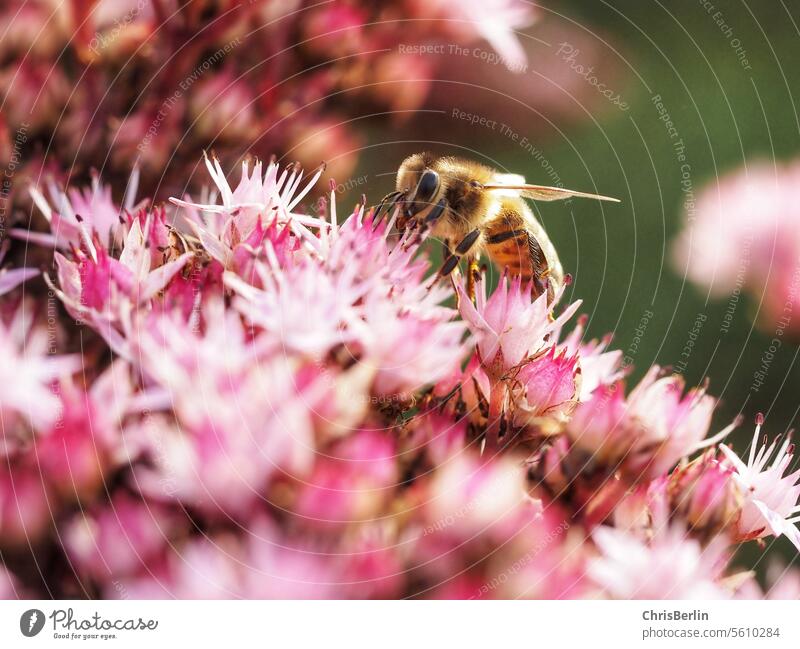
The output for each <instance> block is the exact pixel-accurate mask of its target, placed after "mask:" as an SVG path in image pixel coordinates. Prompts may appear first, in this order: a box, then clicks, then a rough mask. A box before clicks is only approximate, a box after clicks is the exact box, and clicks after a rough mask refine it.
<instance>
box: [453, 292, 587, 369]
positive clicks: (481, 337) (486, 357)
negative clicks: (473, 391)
mask: <svg viewBox="0 0 800 649" xmlns="http://www.w3.org/2000/svg"><path fill="white" fill-rule="evenodd" d="M458 291H459V295H460V298H461V299H460V301H459V309H460V311H461V317H462V318H464V321H465V322H466V323H467V326H468V327H469V328H470V331H472V333H473V335H474V336H475V338H476V339H477V341H478V351H479V352H480V355H481V362H482V363H483V365H484V367H485V368H486V369H487V373H488V374H489V375H490V378H491V377H494V378H495V380H496V379H497V378H499V377H500V376H502V375H503V374H504V373H505V372H506V371H508V370H509V369H511V368H513V367H516V366H518V365H519V364H520V363H521V362H522V360H523V359H525V358H526V357H528V356H532V355H534V354H536V353H537V352H539V351H540V350H542V349H543V348H544V347H545V346H546V345H547V344H548V341H549V339H550V337H551V334H552V333H553V332H555V331H558V330H559V329H560V327H561V326H562V325H563V323H564V322H565V321H567V320H569V318H571V317H572V315H573V314H574V313H575V311H576V310H577V309H578V307H579V306H580V302H574V303H573V304H571V305H570V306H568V307H567V308H566V309H565V310H564V311H563V312H562V314H561V315H560V316H559V317H558V318H556V319H555V320H550V318H549V317H548V315H549V313H550V308H549V306H548V302H547V295H545V294H542V295H540V296H539V297H538V298H536V299H535V300H533V302H531V299H530V290H529V289H527V288H523V286H522V283H521V281H520V279H519V278H514V279H512V280H511V282H510V283H509V281H508V279H506V278H504V279H503V280H502V281H501V282H500V283H499V284H498V286H497V288H496V289H495V290H494V292H493V293H492V295H491V297H490V298H489V299H488V300H487V299H486V286H485V283H484V282H481V283H480V286H479V287H478V291H477V295H476V303H475V305H473V304H472V302H471V301H470V300H469V298H468V297H467V295H466V291H465V289H464V287H463V286H459V287H458Z"/></svg>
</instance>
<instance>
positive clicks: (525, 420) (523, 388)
mask: <svg viewBox="0 0 800 649" xmlns="http://www.w3.org/2000/svg"><path fill="white" fill-rule="evenodd" d="M580 378H581V377H580V369H579V366H578V357H577V356H571V357H568V356H567V354H566V351H561V352H556V347H555V346H554V347H551V348H550V350H549V351H545V352H543V353H541V354H540V355H539V356H538V357H536V358H534V359H532V360H531V361H529V362H527V363H525V364H523V365H522V367H521V368H520V370H519V372H518V373H517V375H516V376H515V377H514V382H515V383H516V384H517V385H519V386H520V389H519V395H518V396H515V406H516V408H515V411H514V423H515V424H516V425H530V424H534V423H536V422H537V421H539V420H541V419H542V418H545V417H551V418H554V419H555V420H557V421H559V422H563V421H566V420H567V419H568V418H569V416H570V415H571V414H572V411H573V409H574V408H575V405H576V404H577V394H578V392H579V389H580V388H579V385H580Z"/></svg>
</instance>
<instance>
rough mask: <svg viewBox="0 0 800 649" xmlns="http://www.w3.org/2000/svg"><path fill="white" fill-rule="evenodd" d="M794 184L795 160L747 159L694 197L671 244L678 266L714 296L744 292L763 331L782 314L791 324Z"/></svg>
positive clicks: (798, 168)
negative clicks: (759, 314)
mask: <svg viewBox="0 0 800 649" xmlns="http://www.w3.org/2000/svg"><path fill="white" fill-rule="evenodd" d="M798 186H800V163H798V162H797V161H793V162H791V163H789V164H786V165H777V166H776V165H775V163H774V162H757V163H755V164H753V163H750V164H748V165H747V166H746V167H745V168H742V169H739V170H736V171H734V172H732V173H729V174H727V175H725V176H723V177H722V178H720V179H719V180H718V181H717V182H716V183H713V184H712V185H710V186H709V187H707V188H705V189H704V190H703V191H702V192H701V193H700V194H699V195H698V198H697V202H696V204H695V205H693V209H692V210H691V212H690V213H687V223H686V226H685V228H684V230H683V232H682V233H681V235H680V236H679V238H678V240H677V241H676V242H675V248H674V253H675V255H674V256H675V263H676V266H677V267H678V268H679V270H680V271H681V272H685V273H686V275H687V276H688V277H689V279H691V280H692V281H694V282H696V283H697V284H699V285H701V286H703V287H706V288H708V290H709V291H710V292H711V293H712V294H714V295H716V296H722V295H725V294H728V293H732V292H734V291H735V292H737V293H738V292H739V291H740V290H743V289H744V290H749V291H750V293H751V294H752V295H753V296H754V297H755V298H757V299H758V301H759V302H760V304H761V310H762V315H763V321H764V322H765V323H770V324H769V328H770V330H773V329H774V324H773V323H774V322H776V321H778V320H780V319H782V318H785V319H786V321H787V322H788V323H789V325H788V326H789V327H791V328H795V327H796V320H797V318H796V317H792V311H793V309H792V303H793V302H794V303H796V302H797V300H796V299H795V298H796V295H797V293H798V282H799V281H800V280H798V273H800V267H799V266H798V262H797V259H798V254H800V230H798V228H797V222H798V219H800V209H799V208H798V205H797V201H796V200H795V196H796V194H797V188H798ZM787 305H788V306H787ZM787 308H788V312H787ZM794 312H795V315H796V306H795V307H794Z"/></svg>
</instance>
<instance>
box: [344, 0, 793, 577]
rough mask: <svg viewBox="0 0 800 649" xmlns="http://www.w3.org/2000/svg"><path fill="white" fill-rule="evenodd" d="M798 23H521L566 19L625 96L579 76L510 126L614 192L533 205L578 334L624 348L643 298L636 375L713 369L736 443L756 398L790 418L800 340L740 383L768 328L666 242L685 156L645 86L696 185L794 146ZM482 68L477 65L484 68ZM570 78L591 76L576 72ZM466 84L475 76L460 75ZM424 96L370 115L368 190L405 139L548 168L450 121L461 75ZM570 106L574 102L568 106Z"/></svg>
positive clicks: (745, 431)
mask: <svg viewBox="0 0 800 649" xmlns="http://www.w3.org/2000/svg"><path fill="white" fill-rule="evenodd" d="M710 5H713V9H711V10H710V9H709V6H710ZM717 12H719V13H717ZM720 21H721V22H722V24H720ZM799 24H800V7H798V6H797V5H796V4H795V6H789V5H788V4H786V3H784V2H781V1H778V2H765V3H755V2H744V1H741V2H740V1H725V2H723V1H722V0H714V2H713V3H711V2H709V3H706V4H705V6H704V2H703V0H697V1H688V0H687V1H684V2H678V3H674V2H670V3H661V2H657V1H655V2H650V1H639V0H624V1H617V2H603V1H597V2H586V1H579V0H574V1H570V2H553V3H549V4H547V6H546V9H544V10H543V11H542V15H541V20H540V22H539V23H538V24H537V26H536V27H534V28H533V29H531V30H530V31H529V34H530V35H531V37H532V38H533V39H537V38H539V39H542V40H544V41H547V44H546V47H544V46H542V47H544V49H545V50H546V49H550V56H551V59H552V50H554V49H556V48H557V47H558V45H557V43H558V41H557V40H554V39H553V35H554V34H556V36H559V37H560V34H562V33H563V32H562V30H564V29H566V30H567V32H568V33H569V34H570V36H569V38H570V39H572V41H570V42H572V43H573V46H575V47H580V48H581V55H580V57H579V58H578V59H576V60H579V61H583V60H584V59H583V58H582V57H585V56H586V55H587V54H588V53H590V52H591V53H592V55H593V56H594V57H595V58H596V59H597V68H598V70H599V71H598V73H597V76H598V77H601V78H603V79H604V80H605V79H606V78H608V79H610V80H609V81H608V86H609V87H611V88H613V89H614V90H615V91H616V92H617V93H618V94H619V95H620V97H621V98H624V100H625V101H626V102H627V103H628V104H629V105H630V108H629V110H621V109H620V108H619V107H618V106H614V105H612V104H611V103H610V102H608V101H607V100H605V99H604V98H602V97H600V101H599V102H598V101H597V98H596V97H592V95H591V94H586V93H585V92H584V95H582V96H581V97H575V98H572V97H569V96H566V95H565V97H564V98H563V101H562V103H561V104H560V105H557V104H556V105H554V106H549V107H545V109H542V110H541V111H540V114H535V111H532V112H531V113H530V115H529V116H528V117H526V118H525V119H527V120H528V125H527V127H526V126H522V127H520V128H519V132H520V134H521V135H522V136H525V137H528V138H529V139H530V140H531V141H533V142H535V143H536V147H537V148H538V149H539V151H540V152H541V155H542V156H543V157H544V158H546V160H547V161H549V162H550V164H551V165H552V168H553V169H554V170H556V172H557V173H558V176H559V177H560V178H561V180H562V182H563V183H564V185H565V186H567V187H571V188H575V189H584V190H588V191H599V192H602V193H604V194H610V195H612V196H617V197H619V198H621V199H622V200H623V203H622V205H619V206H617V205H610V206H609V204H604V205H600V204H596V203H592V202H588V201H584V202H579V201H572V202H571V204H569V205H567V204H564V203H561V204H559V203H552V204H544V205H541V206H537V207H538V209H539V210H540V213H541V216H542V219H543V222H544V224H545V227H546V228H547V230H548V232H549V233H550V236H551V238H552V239H553V241H554V242H555V244H556V247H557V248H558V250H559V251H560V256H561V259H562V262H563V264H564V268H565V270H566V271H567V272H570V273H572V274H573V275H574V278H575V282H574V284H573V286H572V287H571V289H570V293H571V295H569V296H568V297H569V298H572V299H577V298H581V299H583V301H584V304H583V311H585V312H586V313H588V314H589V315H590V321H589V327H588V328H589V333H590V335H592V336H597V337H599V336H602V335H604V334H605V333H607V332H613V334H614V343H613V347H616V348H621V349H623V350H625V349H627V348H628V347H629V346H630V345H631V344H632V343H633V342H634V340H635V338H636V337H637V328H640V323H641V321H642V318H643V317H645V318H646V319H647V316H646V312H648V311H650V312H652V314H653V315H652V317H650V318H649V319H648V321H647V322H646V327H645V328H644V332H643V335H641V336H640V338H641V340H640V341H639V344H638V350H637V351H636V353H635V354H633V355H632V358H633V362H634V364H635V370H634V372H633V377H632V378H633V380H635V379H637V378H638V377H640V376H641V375H642V373H643V372H644V371H645V370H646V369H647V368H648V367H649V366H650V365H652V364H653V363H658V364H661V365H671V366H679V367H680V368H681V369H682V370H683V373H684V375H685V376H686V379H687V382H688V383H689V384H690V385H695V384H698V383H700V382H701V381H702V380H703V379H704V377H706V376H708V377H710V380H711V383H710V392H711V393H712V394H714V395H715V396H718V397H719V398H720V399H721V403H720V407H719V409H718V412H717V414H716V417H715V429H719V428H720V427H722V426H724V425H726V424H727V423H729V422H730V421H731V420H732V419H733V417H735V416H736V415H737V414H739V413H742V414H743V415H744V416H745V423H744V424H743V426H742V427H741V428H740V429H739V430H738V431H737V432H736V434H735V435H734V436H733V437H732V438H731V440H732V441H733V442H734V445H735V447H736V448H737V449H739V450H743V449H744V448H746V447H747V445H748V443H749V441H750V439H751V437H752V430H753V426H752V421H753V418H754V416H755V414H756V413H757V412H764V413H765V414H766V419H767V425H766V429H765V430H766V432H768V433H769V434H770V435H771V436H774V435H777V434H779V433H784V432H785V431H787V430H789V429H790V428H792V427H793V426H795V425H797V418H798V402H799V401H800V400H798V395H799V394H800V369H798V365H797V353H798V350H799V349H800V347H798V346H797V345H787V344H784V345H783V346H782V348H781V349H780V350H779V352H778V354H777V355H776V357H775V359H774V360H773V362H772V365H771V367H770V369H769V373H768V375H767V378H766V380H765V382H764V383H763V385H762V386H761V387H760V389H759V390H758V391H755V390H753V389H752V386H753V373H754V372H755V371H757V370H758V369H759V367H760V365H761V360H760V359H761V356H762V354H763V353H764V351H765V350H766V349H768V347H769V342H770V340H771V338H772V337H773V336H772V335H770V334H765V333H762V332H761V331H760V330H757V329H755V328H754V326H753V324H752V323H753V321H754V319H755V318H756V316H757V311H758V304H757V301H756V300H754V299H753V298H752V297H751V296H749V295H743V296H742V298H741V299H740V300H739V303H738V305H736V308H735V312H734V315H733V320H732V322H731V323H730V327H729V329H728V330H727V332H723V322H724V320H723V317H724V315H725V313H726V311H727V310H728V309H729V299H728V298H722V299H709V298H708V297H707V295H706V293H705V291H704V290H703V289H701V288H698V287H697V286H694V285H692V284H690V283H688V282H686V281H684V279H683V277H682V273H681V272H680V270H679V269H677V268H676V267H675V264H674V263H673V261H672V259H671V256H670V248H671V244H672V241H673V239H674V237H675V235H676V234H677V232H678V231H679V230H680V228H681V225H682V221H683V201H684V198H685V194H684V192H683V191H682V187H681V180H682V169H681V165H682V163H681V162H679V160H678V158H677V155H676V150H675V148H674V147H673V143H674V141H675V140H674V139H671V138H670V136H669V133H668V132H667V128H666V126H665V124H664V122H663V121H661V120H660V119H659V113H658V111H657V110H656V107H655V106H654V103H653V101H652V99H653V96H655V95H660V96H661V98H662V101H663V104H664V106H665V107H666V109H667V110H668V112H669V114H670V116H671V119H672V121H673V122H674V125H675V128H676V129H677V131H678V134H679V138H680V139H682V140H683V142H684V143H685V145H686V148H685V152H684V153H685V156H686V163H687V164H688V165H689V167H690V174H689V182H690V188H691V190H693V191H694V192H695V194H696V193H697V191H698V190H699V189H701V188H702V187H703V186H704V185H705V184H706V183H708V182H710V181H713V180H714V179H715V178H716V177H717V176H718V175H721V174H723V173H725V172H727V171H730V170H732V169H735V168H737V167H739V166H740V165H742V164H743V163H744V162H745V160H747V161H748V162H751V161H753V160H754V159H764V158H766V159H772V158H776V159H781V160H782V159H788V158H790V157H792V156H794V155H796V154H797V153H798V151H800V129H799V127H798V124H799V123H800V122H798V115H797V111H796V104H797V101H796V99H795V97H794V92H795V88H800V67H799V66H798V65H796V63H797V61H798V60H800V56H799V55H800V29H798V25H799ZM573 41H574V42H573ZM530 42H531V43H534V42H535V41H534V40H532V41H530ZM577 42H579V43H580V45H576V43H577ZM539 45H541V43H540V44H539ZM737 48H738V50H739V51H738V55H737ZM742 52H744V53H745V54H744V55H742ZM742 57H744V58H746V61H742V60H740V58H742ZM562 58H563V57H562ZM473 65H484V67H485V64H481V63H473ZM540 65H541V66H542V71H541V74H542V75H547V74H552V60H549V61H547V60H545V58H544V57H543V56H542V57H538V58H537V57H536V56H534V57H532V60H531V61H530V67H529V70H528V71H527V72H526V73H525V74H522V75H519V78H518V80H517V81H516V83H518V84H519V86H518V87H519V88H520V89H522V88H523V87H524V85H525V84H530V83H534V82H536V73H537V71H538V67H539V66H540ZM748 66H749V68H750V69H747V67H748ZM562 68H563V69H562V70H561V71H560V72H559V74H560V75H564V79H566V80H567V81H570V79H569V76H570V74H573V75H575V74H577V73H576V72H574V71H573V70H570V69H569V68H568V67H567V66H566V65H562ZM493 74H495V71H489V73H488V74H487V75H486V78H487V79H489V84H491V78H492V75H493ZM498 74H499V72H498ZM601 75H606V76H601ZM572 81H574V80H572ZM580 83H581V84H583V85H584V86H586V87H588V89H589V90H590V91H592V92H594V91H595V89H593V88H591V87H589V86H588V82H586V81H585V80H584V79H580ZM584 90H585V89H584ZM469 91H470V92H472V93H476V94H479V93H480V92H483V91H482V90H479V89H474V88H472V87H470V88H469ZM520 92H522V90H520ZM490 94H492V93H491V92H490ZM435 96H436V98H437V99H436V101H435V102H434V103H435V104H436V105H435V108H438V109H442V110H443V112H442V113H430V114H424V115H418V116H417V117H416V118H415V119H414V120H413V121H412V122H411V123H407V124H404V125H399V126H395V125H393V124H390V123H388V122H387V121H386V120H384V119H377V120H376V121H375V123H374V125H373V126H372V137H371V138H370V140H369V142H370V147H368V148H367V150H366V151H364V154H363V157H362V160H361V164H360V167H361V173H363V174H364V175H366V176H368V177H369V183H368V185H369V187H368V193H369V195H370V196H372V195H375V196H378V195H382V194H383V193H385V192H386V191H389V188H390V186H391V184H392V180H393V178H392V173H393V171H394V168H396V165H397V163H398V162H399V160H400V159H401V158H402V155H404V154H405V153H408V152H410V151H414V150H419V149H422V148H432V149H435V150H439V151H442V152H449V153H460V154H461V155H470V156H472V157H480V156H483V157H484V161H487V162H490V163H492V164H495V165H497V166H500V167H503V168H505V169H507V170H511V171H515V172H519V173H523V174H525V175H526V177H527V178H528V179H529V181H531V182H540V183H542V184H553V183H552V182H549V180H550V179H549V178H548V176H547V174H544V173H543V170H542V165H541V164H540V162H539V160H537V159H535V158H534V157H533V156H532V154H531V152H530V151H529V150H526V149H525V148H523V147H521V146H518V145H517V144H515V143H514V142H513V141H511V139H510V138H509V137H508V136H507V134H506V135H504V134H503V133H500V132H498V129H496V128H495V129H492V128H482V127H480V126H475V127H471V128H470V129H468V130H466V131H464V132H462V133H459V134H453V133H452V121H453V119H452V117H451V115H450V114H448V111H449V109H448V98H451V101H452V105H453V106H459V105H460V103H459V102H460V101H461V100H460V99H459V97H460V96H467V94H466V93H465V92H464V87H463V86H460V85H459V84H454V83H450V82H449V81H448V80H447V79H445V80H442V82H441V83H439V84H438V86H437V91H436V93H435ZM494 101H495V102H496V103H495V106H496V109H495V110H493V111H491V112H489V111H486V110H485V109H484V112H486V113H487V115H488V117H492V118H495V119H497V120H500V119H503V117H504V115H506V114H507V113H508V114H510V113H512V112H514V111H517V110H518V106H515V105H514V104H515V103H516V102H515V101H514V99H513V98H509V97H504V96H502V95H499V94H497V95H495V96H494ZM551 103H552V102H551ZM580 113H584V114H583V116H582V117H580V118H579V119H576V114H578V115H580ZM444 133H447V136H446V137H445V136H443V135H442V134H444ZM440 136H441V137H440ZM470 151H473V152H472V153H470ZM684 171H685V169H684ZM361 191H363V188H359V189H358V190H357V192H358V193H360V192H361ZM798 226H799V227H800V224H798ZM702 316H705V317H706V319H705V321H704V322H703V323H701V327H700V331H699V335H698V337H697V340H696V344H695V346H694V348H693V349H692V352H691V354H690V355H689V356H688V358H686V357H682V356H681V354H682V351H683V349H684V346H685V345H686V344H687V340H688V339H689V335H690V331H691V330H692V329H693V327H695V322H696V321H697V319H698V317H702ZM767 329H768V330H769V329H770V327H769V325H768V326H767ZM640 333H642V332H640ZM775 544H776V548H775V549H776V550H777V549H779V550H780V552H782V553H783V554H784V555H786V556H787V557H788V556H792V555H793V554H794V550H793V548H792V546H791V544H790V543H789V542H788V541H786V540H785V539H783V538H782V539H780V540H778V541H775ZM752 559H753V560H755V559H756V553H754V554H753V557H752ZM758 568H759V571H761V570H762V569H763V566H758Z"/></svg>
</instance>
